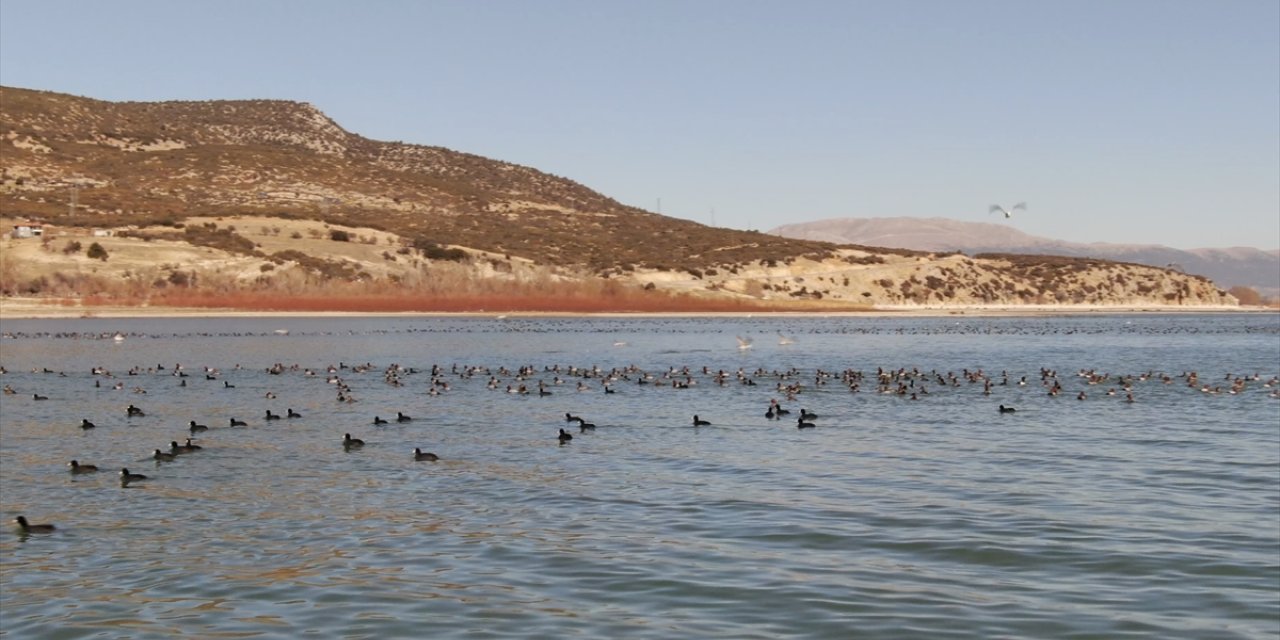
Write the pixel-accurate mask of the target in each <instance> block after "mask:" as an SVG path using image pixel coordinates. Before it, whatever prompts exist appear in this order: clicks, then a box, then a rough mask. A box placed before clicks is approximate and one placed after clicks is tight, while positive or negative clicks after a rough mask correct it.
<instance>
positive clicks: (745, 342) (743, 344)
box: [734, 336, 751, 349]
mask: <svg viewBox="0 0 1280 640" xmlns="http://www.w3.org/2000/svg"><path fill="white" fill-rule="evenodd" d="M734 337H735V338H737V339H738V348H739V349H750V348H751V338H744V337H742V336H734Z"/></svg>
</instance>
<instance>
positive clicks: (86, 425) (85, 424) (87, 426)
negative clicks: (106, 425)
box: [80, 418, 98, 429]
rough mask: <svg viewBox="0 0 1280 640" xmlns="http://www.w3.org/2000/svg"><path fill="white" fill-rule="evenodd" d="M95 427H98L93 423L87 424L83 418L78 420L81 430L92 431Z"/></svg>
mask: <svg viewBox="0 0 1280 640" xmlns="http://www.w3.org/2000/svg"><path fill="white" fill-rule="evenodd" d="M97 426H98V425H96V424H94V423H92V422H89V421H88V420H86V419H84V418H81V419H80V428H81V429H93V428H94V427H97Z"/></svg>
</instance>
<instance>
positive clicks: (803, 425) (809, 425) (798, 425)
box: [796, 418, 818, 429]
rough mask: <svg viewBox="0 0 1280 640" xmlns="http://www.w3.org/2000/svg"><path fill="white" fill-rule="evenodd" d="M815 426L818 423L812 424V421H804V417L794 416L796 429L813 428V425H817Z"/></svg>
mask: <svg viewBox="0 0 1280 640" xmlns="http://www.w3.org/2000/svg"><path fill="white" fill-rule="evenodd" d="M817 426H818V425H816V424H814V423H812V422H805V419H804V418H796V428H797V429H813V428H814V427H817Z"/></svg>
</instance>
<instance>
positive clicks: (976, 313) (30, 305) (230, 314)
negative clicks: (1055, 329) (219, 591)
mask: <svg viewBox="0 0 1280 640" xmlns="http://www.w3.org/2000/svg"><path fill="white" fill-rule="evenodd" d="M1152 313H1157V314H1160V313H1163V314H1186V313H1280V309H1276V308H1273V307H1240V306H1227V305H1203V306H1194V307H1188V306H1158V305H1152V306H1143V305H989V306H988V305H929V306H914V305H911V306H882V307H874V308H871V309H866V310H851V311H841V310H834V309H833V310H830V311H826V310H815V309H809V310H797V311H777V310H771V311H663V312H653V311H600V312H576V311H485V310H477V311H257V310H244V309H234V308H205V307H170V306H155V307H153V306H141V307H140V306H88V307H85V306H80V305H74V306H72V305H62V304H48V303H44V302H41V301H38V300H32V299H20V300H15V299H11V298H10V299H0V320H45V319H49V320H64V319H95V318H98V319H129V318H308V317H314V318H341V317H406V318H412V317H459V318H465V317H525V318H554V317H566V316H571V317H582V316H588V317H619V318H626V317H635V318H646V317H654V318H668V317H671V318H678V317H753V316H778V317H787V316H828V317H830V316H841V317H892V316H901V317H945V316H970V317H1018V316H1030V317H1034V316H1061V315H1095V314H1104V315H1105V314H1152Z"/></svg>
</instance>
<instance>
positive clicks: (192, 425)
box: [188, 420, 234, 433]
mask: <svg viewBox="0 0 1280 640" xmlns="http://www.w3.org/2000/svg"><path fill="white" fill-rule="evenodd" d="M188 424H189V425H190V429H191V433H200V432H201V431H208V430H209V427H208V426H206V425H203V424H196V421H195V420H192V421H191V422H189V423H188ZM232 426H234V425H232Z"/></svg>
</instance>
